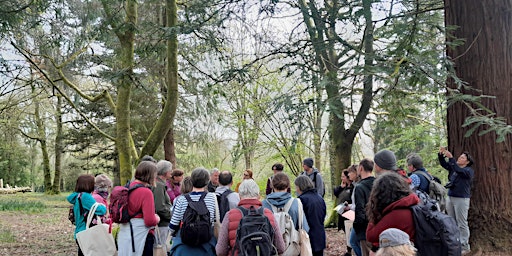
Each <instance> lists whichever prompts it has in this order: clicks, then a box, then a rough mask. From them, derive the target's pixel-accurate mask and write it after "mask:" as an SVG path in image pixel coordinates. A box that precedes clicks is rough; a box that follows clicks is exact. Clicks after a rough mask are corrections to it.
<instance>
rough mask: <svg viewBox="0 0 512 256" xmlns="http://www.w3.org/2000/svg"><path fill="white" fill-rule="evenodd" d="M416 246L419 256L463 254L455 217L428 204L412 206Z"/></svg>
mask: <svg viewBox="0 0 512 256" xmlns="http://www.w3.org/2000/svg"><path fill="white" fill-rule="evenodd" d="M411 210H412V215H413V220H414V228H415V235H414V246H415V247H416V249H417V250H418V255H419V256H430V255H447V256H451V255H456V256H459V255H461V252H462V248H461V243H460V233H459V228H458V226H457V223H456V222H455V219H453V218H452V217H450V216H448V215H446V214H444V213H442V212H440V211H435V210H432V209H431V207H429V206H428V205H421V204H418V205H414V206H411Z"/></svg>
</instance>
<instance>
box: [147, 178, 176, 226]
mask: <svg viewBox="0 0 512 256" xmlns="http://www.w3.org/2000/svg"><path fill="white" fill-rule="evenodd" d="M151 191H153V198H154V200H155V212H156V214H158V217H160V222H158V226H159V227H166V226H169V222H171V199H170V198H169V195H168V194H167V186H166V185H165V181H164V180H162V179H161V178H160V177H157V178H156V186H155V187H153V188H152V189H151Z"/></svg>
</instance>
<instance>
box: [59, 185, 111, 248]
mask: <svg viewBox="0 0 512 256" xmlns="http://www.w3.org/2000/svg"><path fill="white" fill-rule="evenodd" d="M81 193H82V195H81V196H80V201H82V207H83V212H84V213H88V212H89V210H90V209H91V207H92V206H93V204H94V203H96V200H94V198H93V197H92V195H91V194H90V193H87V192H81ZM78 194H79V193H78V192H73V193H71V195H69V196H68V197H67V198H66V200H68V202H69V203H70V204H73V213H74V214H75V223H76V227H75V232H74V234H73V235H74V237H75V239H76V234H77V233H78V232H80V231H84V230H85V224H86V223H85V222H86V221H87V216H83V215H81V214H80V203H79V202H78ZM106 213H107V207H106V206H105V205H103V204H100V205H99V206H98V207H97V208H96V212H95V214H96V215H98V216H101V215H105V214H106Z"/></svg>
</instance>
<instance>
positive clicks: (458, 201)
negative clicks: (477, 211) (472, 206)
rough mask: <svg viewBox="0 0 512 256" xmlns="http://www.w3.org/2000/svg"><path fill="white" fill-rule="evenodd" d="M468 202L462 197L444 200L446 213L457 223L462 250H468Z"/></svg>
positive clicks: (467, 199) (450, 197) (451, 197)
mask: <svg viewBox="0 0 512 256" xmlns="http://www.w3.org/2000/svg"><path fill="white" fill-rule="evenodd" d="M469 201H470V200H469V198H463V197H453V196H449V197H448V198H446V212H447V213H448V215H450V216H452V217H453V218H454V219H455V222H457V226H458V227H459V232H460V243H461V244H462V250H470V246H469V235H470V234H469V225H468V211H469Z"/></svg>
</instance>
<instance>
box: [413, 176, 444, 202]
mask: <svg viewBox="0 0 512 256" xmlns="http://www.w3.org/2000/svg"><path fill="white" fill-rule="evenodd" d="M414 174H420V175H422V176H423V177H425V179H427V181H428V190H429V191H428V196H429V197H430V198H431V199H434V200H436V201H437V202H438V203H439V208H440V210H441V211H444V210H445V209H446V194H447V190H446V188H445V187H444V186H443V185H442V184H441V183H439V182H437V181H436V180H435V179H434V177H433V176H431V175H429V174H427V173H426V172H423V171H417V172H414ZM425 192H427V191H425Z"/></svg>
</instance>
